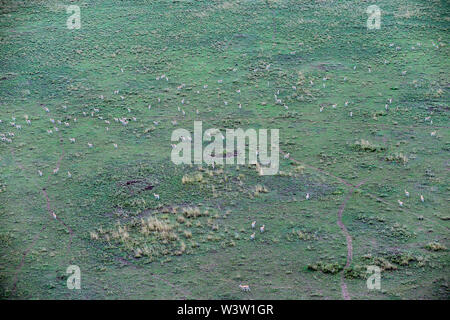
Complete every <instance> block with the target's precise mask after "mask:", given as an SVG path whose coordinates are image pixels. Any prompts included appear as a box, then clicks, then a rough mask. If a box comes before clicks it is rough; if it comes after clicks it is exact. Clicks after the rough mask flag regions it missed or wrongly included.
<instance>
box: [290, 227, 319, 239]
mask: <svg viewBox="0 0 450 320" xmlns="http://www.w3.org/2000/svg"><path fill="white" fill-rule="evenodd" d="M296 239H300V240H303V241H308V240H317V237H316V236H315V235H314V234H312V233H310V232H307V231H303V230H295V229H294V230H292V232H291V233H290V234H288V240H290V241H292V240H296Z"/></svg>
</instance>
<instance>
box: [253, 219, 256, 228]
mask: <svg viewBox="0 0 450 320" xmlns="http://www.w3.org/2000/svg"><path fill="white" fill-rule="evenodd" d="M255 225H256V221H253V222H252V229H254V228H255Z"/></svg>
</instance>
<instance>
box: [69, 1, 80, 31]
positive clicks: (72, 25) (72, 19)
mask: <svg viewBox="0 0 450 320" xmlns="http://www.w3.org/2000/svg"><path fill="white" fill-rule="evenodd" d="M66 12H67V14H70V16H69V17H68V18H67V21H66V25H67V29H80V28H81V10H80V7H79V6H76V5H70V6H67V9H66Z"/></svg>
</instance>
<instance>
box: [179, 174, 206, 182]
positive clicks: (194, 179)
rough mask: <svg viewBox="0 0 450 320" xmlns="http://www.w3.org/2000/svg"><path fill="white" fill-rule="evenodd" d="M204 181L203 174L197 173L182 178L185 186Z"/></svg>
mask: <svg viewBox="0 0 450 320" xmlns="http://www.w3.org/2000/svg"><path fill="white" fill-rule="evenodd" d="M202 181H203V174H202V173H197V174H194V175H184V176H183V178H181V182H182V183H183V184H194V183H201V182H202Z"/></svg>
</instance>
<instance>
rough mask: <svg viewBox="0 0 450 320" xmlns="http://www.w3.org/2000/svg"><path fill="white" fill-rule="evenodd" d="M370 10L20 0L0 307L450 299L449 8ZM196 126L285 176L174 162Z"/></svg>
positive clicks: (7, 16) (7, 58)
mask: <svg viewBox="0 0 450 320" xmlns="http://www.w3.org/2000/svg"><path fill="white" fill-rule="evenodd" d="M69 3H70V4H76V5H79V6H80V9H81V29H79V30H69V29H67V27H66V20H67V18H68V16H69V15H68V14H67V13H66V11H65V5H67V4H69ZM370 4H372V3H367V2H362V1H356V0H328V1H310V0H273V1H272V0H271V1H263V0H238V1H225V0H179V1H171V0H167V1H148V0H145V1H134V0H120V1H119V0H110V1H103V0H102V1H101V0H89V1H83V0H80V1H68V2H67V3H64V2H62V1H57V0H39V1H37V0H34V1H31V0H30V1H8V0H3V1H0V17H1V18H0V41H1V46H0V55H1V63H0V72H1V77H0V120H2V122H1V123H0V221H1V223H0V256H1V259H0V297H1V298H2V299H118V298H122V299H181V298H188V299H247V298H249V297H251V298H252V299H317V298H320V299H342V290H341V278H342V275H343V276H344V278H343V280H344V281H345V284H346V286H347V288H348V293H349V296H350V297H351V298H352V299H448V298H449V296H448V281H449V279H448V275H449V272H448V270H449V262H450V259H449V253H448V250H447V249H446V248H448V246H449V242H448V241H449V240H448V235H449V232H448V230H449V229H448V228H449V219H448V207H449V206H448V200H449V191H450V186H449V183H448V181H449V179H448V178H449V176H448V173H449V157H448V156H449V150H450V140H449V138H450V131H449V129H448V124H449V120H450V117H449V116H450V114H449V106H448V101H449V88H448V79H449V72H448V70H450V68H449V67H450V65H449V64H450V59H448V57H449V47H448V35H449V33H448V27H449V26H448V19H449V4H448V2H446V1H422V0H406V1H394V0H381V1H377V3H376V5H378V6H379V7H380V8H381V10H382V15H381V29H380V30H376V29H374V30H368V29H367V27H366V21H367V14H366V9H367V6H369V5H370ZM194 120H201V121H203V128H204V129H207V128H217V129H219V130H221V131H223V130H224V129H225V128H242V129H244V130H245V129H249V128H253V129H260V128H265V129H277V128H278V129H280V149H281V151H282V153H280V171H279V174H277V175H273V176H261V175H259V173H258V172H259V170H258V166H257V165H240V166H238V165H224V166H215V167H214V168H213V167H212V166H207V165H206V164H203V165H202V166H200V165H175V164H173V163H172V162H171V161H170V155H171V151H172V147H171V144H173V143H174V142H172V141H171V134H172V132H173V130H175V129H177V128H184V129H187V130H190V131H191V132H192V130H193V123H194ZM287 154H289V156H287ZM223 156H224V157H235V156H236V155H235V154H232V153H231V152H229V151H224V154H223ZM352 190H353V192H352V193H351V194H349V192H350V191H352ZM307 195H309V199H306V198H307ZM421 196H422V197H423V198H421ZM340 212H341V213H342V224H343V225H344V226H345V228H346V229H347V231H348V235H349V236H350V237H351V239H352V261H351V263H350V265H349V267H348V268H345V266H346V264H347V255H348V243H347V239H346V236H345V233H344V232H343V229H342V228H341V227H340V226H339V225H338V223H337V222H338V221H339V213H340ZM53 214H54V215H55V216H53ZM253 221H256V225H255V228H254V229H252V227H251V223H252V222H253ZM263 225H264V226H265V229H264V232H261V231H260V227H262V226H263ZM253 233H255V238H254V240H251V234H253ZM69 265H77V266H79V267H80V269H81V287H82V289H81V290H69V289H68V288H67V286H66V281H67V274H66V269H67V267H68V266H69ZM371 265H376V266H379V267H380V268H381V269H382V273H381V288H382V290H379V291H378V290H368V289H367V286H366V280H365V279H366V278H367V274H366V270H367V266H371ZM241 283H242V284H248V285H249V286H250V287H251V292H250V293H248V292H242V291H241V290H240V289H239V286H238V285H239V284H241Z"/></svg>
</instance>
